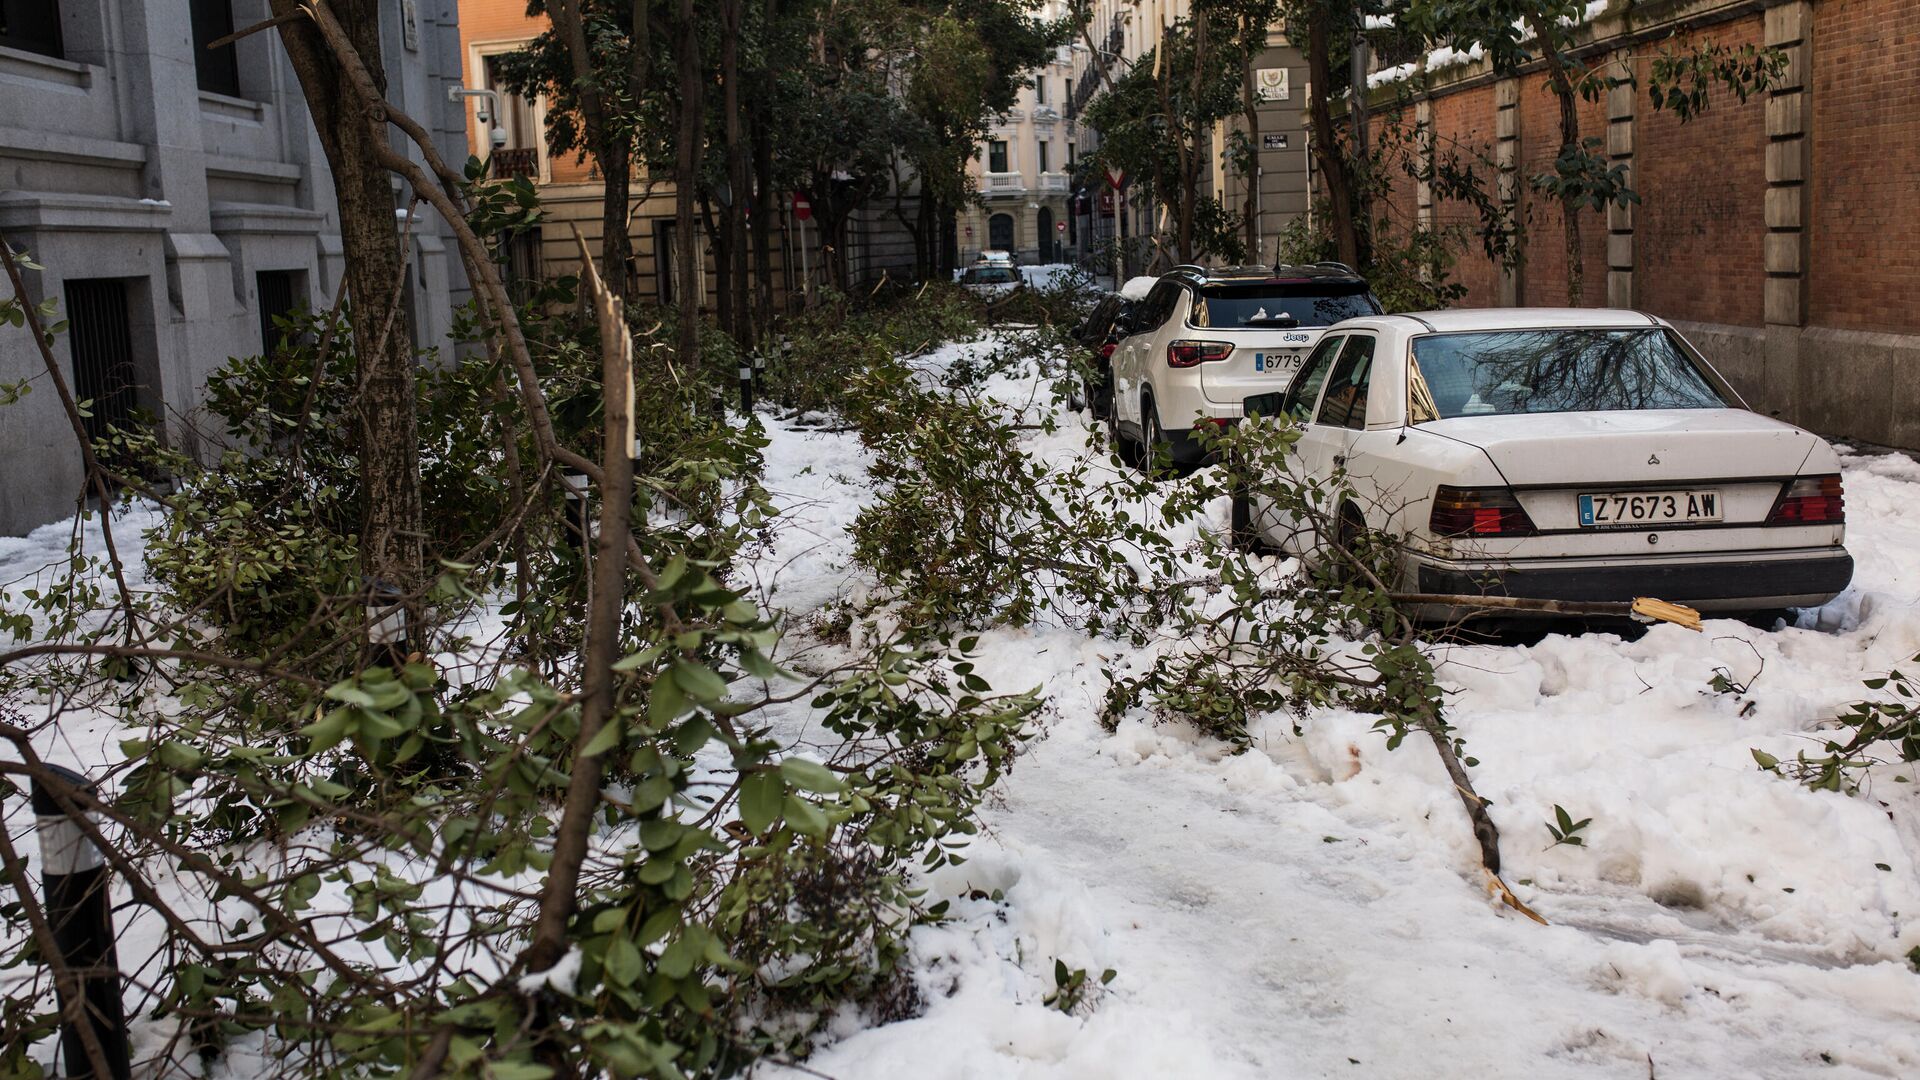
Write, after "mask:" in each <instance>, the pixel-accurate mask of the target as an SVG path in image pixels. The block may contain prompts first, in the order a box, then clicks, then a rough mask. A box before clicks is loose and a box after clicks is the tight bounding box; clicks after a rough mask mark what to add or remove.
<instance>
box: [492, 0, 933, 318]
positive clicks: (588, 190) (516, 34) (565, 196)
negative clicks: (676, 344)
mask: <svg viewBox="0 0 1920 1080" xmlns="http://www.w3.org/2000/svg"><path fill="white" fill-rule="evenodd" d="M459 3H460V48H461V65H462V71H463V77H464V83H465V85H466V87H467V88H468V89H469V90H492V91H494V94H495V97H494V98H491V99H490V98H488V97H486V96H472V97H470V98H469V100H468V104H467V142H468V146H469V149H470V150H471V151H472V152H473V153H475V154H478V155H480V156H482V157H485V156H487V155H488V153H489V151H490V150H491V153H492V158H493V163H494V169H495V171H496V173H497V174H501V173H504V174H514V175H525V176H530V177H532V178H533V179H534V181H535V183H536V184H538V185H539V188H540V196H541V202H542V204H543V206H544V207H545V210H546V224H545V226H544V227H543V228H542V230H541V235H540V236H539V238H538V239H537V240H530V241H529V242H528V243H527V244H526V246H525V247H524V248H522V249H520V250H516V251H514V252H512V253H511V256H512V267H513V272H514V274H515V276H518V277H554V276H558V275H561V274H567V273H572V272H574V271H575V270H576V269H577V267H578V264H579V258H578V254H577V253H578V247H577V246H576V245H575V244H574V241H573V227H578V228H579V230H580V233H581V235H582V236H584V237H586V239H587V242H588V244H589V246H590V247H591V248H593V249H594V250H596V251H597V250H598V249H599V241H600V235H601V217H600V199H601V192H602V189H601V184H600V181H599V177H598V175H597V174H596V172H595V170H594V168H593V163H592V161H591V160H590V159H584V160H583V159H582V158H581V156H580V155H579V154H577V153H573V152H568V153H564V154H554V153H552V152H551V151H550V150H549V149H548V147H547V143H546V138H545V131H546V116H547V103H546V101H545V100H544V99H534V100H529V99H527V98H523V97H519V96H517V95H513V94H509V93H507V92H506V91H505V90H504V89H503V88H502V87H501V86H500V82H499V78H498V71H497V65H498V59H497V58H498V57H500V56H501V55H502V54H505V53H510V52H512V51H514V50H515V49H518V48H520V47H521V46H523V45H525V44H526V43H527V42H529V41H531V40H533V39H534V38H535V37H537V36H539V34H540V33H541V32H542V31H544V30H545V29H546V27H547V21H546V19H545V18H544V17H540V18H532V17H529V16H528V15H527V13H526V10H527V4H526V0H459ZM495 100H497V101H498V103H499V105H498V113H499V115H498V116H497V117H496V116H493V115H491V113H492V111H493V109H494V104H493V103H494V101H495ZM495 127H497V128H499V129H501V130H502V131H503V132H504V137H505V142H504V143H503V144H502V145H501V146H500V147H499V148H498V149H493V148H492V147H491V141H492V130H491V129H493V128H495ZM643 180H644V178H643V177H635V183H634V193H635V196H636V198H640V199H641V201H640V204H639V205H638V206H637V207H636V208H635V209H634V211H633V213H631V214H630V215H629V220H630V221H631V222H632V232H633V253H634V264H635V265H634V267H633V270H634V276H635V282H636V284H635V292H636V294H637V295H638V296H639V297H641V298H642V299H645V300H650V301H654V302H657V303H661V304H669V303H672V302H673V288H674V285H675V284H677V275H676V274H675V273H674V272H673V268H672V257H673V255H672V253H673V251H674V243H673V230H674V227H675V223H674V185H673V181H672V180H671V179H667V178H657V179H655V180H654V181H653V183H652V186H651V190H647V185H646V184H645V183H643ZM643 191H645V192H646V194H645V195H644V197H642V196H641V192H643ZM787 195H788V193H786V192H782V193H781V198H780V199H779V200H778V204H779V206H780V207H781V221H780V228H779V231H778V232H777V233H776V234H775V236H776V240H775V245H774V246H775V250H774V255H773V261H774V289H775V293H776V303H783V304H784V303H786V302H787V298H791V297H795V296H797V295H799V294H803V293H808V292H810V291H811V289H812V288H813V284H814V282H815V281H817V280H818V279H819V277H820V266H821V261H820V260H821V254H820V249H819V243H820V240H819V230H818V229H817V228H814V227H812V226H810V225H808V224H806V223H803V222H800V221H797V220H795V219H794V216H793V215H792V213H791V212H790V210H789V208H788V207H789V199H788V198H787ZM850 236H851V241H850V247H851V248H852V250H851V252H850V259H851V261H852V264H853V266H854V272H853V279H854V280H855V281H860V280H862V279H865V278H871V277H878V276H879V275H880V273H881V272H882V271H883V270H885V271H890V272H892V273H895V274H898V273H900V272H901V270H902V269H903V268H904V269H907V270H908V271H909V272H910V270H911V266H912V263H913V245H912V240H911V238H910V237H906V236H904V235H903V234H902V233H901V230H900V229H899V228H898V226H897V225H895V224H890V223H889V221H888V220H887V219H886V218H883V217H882V216H881V212H880V209H879V207H877V206H875V207H871V208H869V210H868V212H866V213H864V214H860V215H856V217H855V220H854V224H853V226H852V228H851V230H850ZM702 239H703V240H705V237H704V236H703V237H702ZM703 249H704V250H705V252H706V254H705V257H704V258H703V260H702V262H703V264H704V266H705V269H706V273H705V274H704V275H703V278H702V281H703V287H702V290H701V291H702V305H703V306H705V305H708V304H710V303H711V302H712V301H713V298H714V291H715V288H716V282H715V275H714V266H713V251H712V246H711V244H710V243H706V244H703ZM663 270H664V271H665V273H664V274H663V273H662V271H663Z"/></svg>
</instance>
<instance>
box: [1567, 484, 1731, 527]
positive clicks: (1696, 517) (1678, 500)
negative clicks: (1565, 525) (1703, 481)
mask: <svg viewBox="0 0 1920 1080" xmlns="http://www.w3.org/2000/svg"><path fill="white" fill-rule="evenodd" d="M1720 509H1721V508H1720V493H1719V492H1717V491H1609V492H1604V493H1596V494H1592V495H1582V496H1580V524H1581V525H1584V526H1592V527H1605V526H1608V525H1671V524H1675V523H1681V524H1685V523H1689V522H1709V521H1719V520H1720Z"/></svg>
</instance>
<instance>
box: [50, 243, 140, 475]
mask: <svg viewBox="0 0 1920 1080" xmlns="http://www.w3.org/2000/svg"><path fill="white" fill-rule="evenodd" d="M66 294H67V326H68V330H67V343H68V345H69V346H70V347H71V348H72V350H73V393H74V396H75V397H77V398H79V399H80V400H81V401H85V402H90V403H91V404H90V405H89V406H88V408H87V415H86V416H84V417H82V418H81V422H82V423H83V424H84V425H85V426H86V429H87V438H89V439H101V438H105V437H106V436H107V434H108V433H109V432H110V431H112V430H113V429H114V428H130V427H132V426H133V425H134V410H135V409H137V408H139V406H140V398H141V393H140V391H141V386H140V376H139V372H138V371H137V370H136V369H135V367H134V364H133V330H132V327H131V326H129V325H128V319H127V283H126V282H125V281H122V280H120V279H118V278H74V279H69V280H68V281H67V283H66Z"/></svg>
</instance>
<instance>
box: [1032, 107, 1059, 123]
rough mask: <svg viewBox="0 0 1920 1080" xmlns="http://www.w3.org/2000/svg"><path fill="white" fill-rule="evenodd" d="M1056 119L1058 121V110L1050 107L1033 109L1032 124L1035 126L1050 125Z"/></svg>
mask: <svg viewBox="0 0 1920 1080" xmlns="http://www.w3.org/2000/svg"><path fill="white" fill-rule="evenodd" d="M1058 119H1060V110H1059V109H1056V108H1054V107H1053V106H1051V105H1035V106H1034V107H1033V122H1034V123H1036V124H1051V123H1053V122H1054V121H1055V120H1058Z"/></svg>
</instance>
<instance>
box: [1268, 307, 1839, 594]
mask: <svg viewBox="0 0 1920 1080" xmlns="http://www.w3.org/2000/svg"><path fill="white" fill-rule="evenodd" d="M1246 406H1247V408H1248V411H1249V414H1250V415H1256V416H1263V417H1274V418H1276V419H1275V422H1283V423H1291V424H1296V425H1299V426H1300V428H1301V432H1302V433H1301V435H1300V440H1299V442H1298V444H1297V445H1296V447H1295V454H1294V457H1293V458H1292V459H1291V462H1292V467H1294V468H1297V469H1298V470H1300V472H1301V474H1302V475H1304V476H1308V477H1312V478H1317V479H1320V480H1322V481H1326V480H1329V479H1331V478H1333V477H1335V476H1336V474H1343V478H1344V484H1345V485H1346V486H1347V487H1349V488H1350V491H1349V492H1348V493H1347V494H1344V495H1339V496H1334V498H1337V502H1336V503H1334V504H1332V505H1328V506H1325V507H1322V508H1321V509H1322V510H1323V511H1324V514H1325V521H1326V522H1329V523H1331V528H1333V529H1336V530H1339V532H1340V533H1342V534H1353V533H1357V531H1358V530H1360V529H1361V528H1362V527H1366V528H1372V529H1378V530H1383V531H1385V532H1387V533H1391V534H1395V535H1398V536H1402V537H1404V538H1405V546H1404V551H1403V554H1402V556H1401V565H1400V568H1399V570H1400V577H1399V581H1398V585H1399V586H1400V587H1401V588H1403V589H1406V590H1409V591H1414V592H1419V593H1445V594H1471V595H1498V596H1519V597H1533V598H1542V599H1556V600H1576V601H1609V600H1612V601H1618V600H1631V599H1633V598H1635V597H1641V596H1651V597H1658V598H1660V599H1663V600H1670V601H1675V602H1678V603H1683V604H1687V605H1690V606H1692V607H1695V608H1698V609H1700V610H1703V611H1719V612H1738V613H1747V612H1770V611H1775V610H1778V609H1783V608H1795V607H1811V606H1816V605H1819V604H1824V603H1826V602H1827V601H1829V600H1831V599H1833V598H1834V596H1836V595H1838V594H1839V593H1840V592H1841V591H1842V590H1843V589H1845V588H1846V587H1847V584H1848V582H1849V581H1850V580H1851V578H1852V575H1853V559H1852V557H1851V556H1850V555H1848V554H1847V550H1846V548H1845V546H1844V545H1843V542H1844V540H1845V538H1846V525H1845V522H1846V512H1845V499H1844V495H1843V492H1842V490H1841V483H1840V462H1839V458H1838V457H1837V456H1836V455H1835V453H1834V451H1833V448H1832V447H1831V446H1829V445H1827V443H1826V441H1825V440H1823V439H1821V438H1820V437H1819V436H1816V435H1813V434H1811V433H1809V432H1806V431H1803V430H1801V429H1799V428H1797V427H1794V426H1792V425H1791V424H1786V423H1782V422H1781V421H1779V420H1774V419H1770V418H1768V417H1764V416H1760V415H1757V414H1755V413H1753V412H1750V411H1748V410H1747V408H1746V407H1745V405H1744V404H1743V403H1742V402H1741V400H1740V397H1739V395H1738V394H1736V393H1735V392H1734V391H1733V389H1732V388H1731V387H1729V386H1728V385H1727V383H1726V382H1725V380H1723V379H1722V378H1721V377H1720V375H1719V374H1718V373H1717V372H1715V371H1714V369H1713V367H1712V366H1711V365H1710V364H1708V363H1707V361H1706V360H1705V359H1704V358H1703V357H1702V356H1701V355H1700V354H1699V352H1698V351H1697V350H1695V349H1694V348H1693V346H1692V345H1690V344H1688V342H1687V341H1686V340H1685V339H1684V338H1682V337H1681V336H1680V334H1679V333H1678V332H1677V331H1676V330H1674V329H1673V327H1672V326H1670V325H1668V324H1667V323H1665V322H1663V321H1661V320H1659V319H1657V318H1653V317H1652V316H1648V315H1643V314H1640V313H1638V312H1631V311H1596V310H1590V309H1565V310H1562V309H1524V308H1523V309H1507V310H1494V311H1441V312H1430V313H1424V314H1417V315H1386V316H1373V317H1368V318H1358V319H1350V320H1347V321H1345V322H1342V323H1340V324H1338V325H1336V326H1333V327H1331V328H1329V329H1328V330H1327V331H1326V334H1325V336H1324V337H1322V338H1321V339H1320V342H1319V344H1318V345H1317V346H1315V348H1314V350H1313V352H1312V353H1311V354H1310V355H1309V356H1308V357H1307V360H1306V364H1305V366H1304V367H1303V368H1302V369H1301V371H1300V374H1299V376H1298V377H1297V378H1296V379H1294V380H1293V383H1292V385H1291V386H1290V387H1289V388H1288V389H1287V390H1286V392H1285V393H1284V394H1282V395H1272V394H1269V395H1264V396H1260V397H1254V398H1252V399H1250V400H1249V401H1247V402H1246ZM1333 489H1334V487H1333V486H1331V485H1330V490H1333ZM1233 509H1234V525H1235V528H1236V533H1237V535H1238V536H1239V537H1241V538H1243V539H1248V540H1258V541H1265V542H1267V543H1270V544H1273V545H1276V546H1278V547H1280V548H1282V549H1283V550H1287V551H1291V552H1296V553H1299V554H1302V555H1304V556H1306V557H1308V558H1309V559H1310V560H1311V559H1313V558H1316V557H1318V555H1319V554H1321V553H1323V552H1324V549H1325V545H1324V544H1322V543H1321V542H1320V537H1319V533H1318V532H1317V531H1316V529H1315V527H1314V525H1313V523H1311V522H1302V521H1298V520H1283V517H1284V515H1283V513H1282V512H1281V511H1278V510H1276V509H1275V508H1274V507H1273V506H1272V505H1271V504H1270V503H1267V502H1265V501H1263V500H1262V499H1261V498H1259V497H1258V496H1257V495H1256V496H1254V497H1251V498H1244V497H1243V498H1236V499H1235V500H1234V508H1233ZM1419 614H1420V615H1422V616H1423V617H1450V616H1451V615H1453V614H1456V613H1455V612H1451V611H1449V610H1446V609H1444V608H1440V609H1423V610H1422V611H1420V612H1419Z"/></svg>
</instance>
